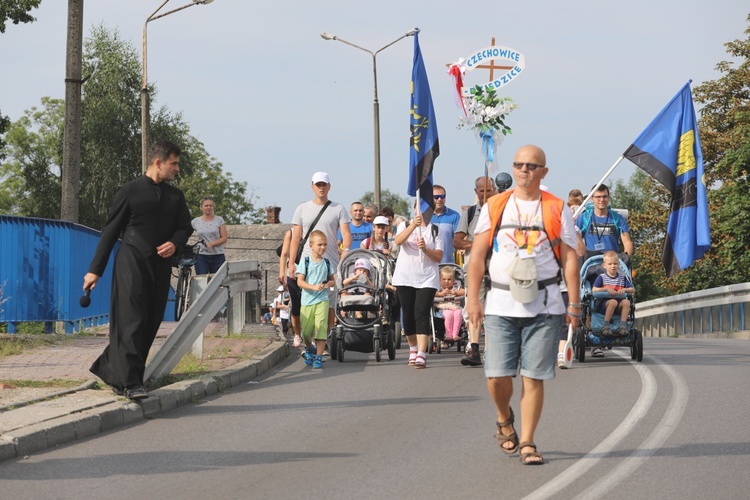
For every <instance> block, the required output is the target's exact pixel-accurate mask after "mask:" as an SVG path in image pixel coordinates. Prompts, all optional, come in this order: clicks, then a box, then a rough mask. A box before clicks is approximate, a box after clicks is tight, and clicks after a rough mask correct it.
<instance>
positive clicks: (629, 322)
mask: <svg viewBox="0 0 750 500" xmlns="http://www.w3.org/2000/svg"><path fill="white" fill-rule="evenodd" d="M605 260H606V262H605ZM607 263H608V264H607ZM613 275H614V276H613ZM634 292H635V289H634V288H633V285H632V279H631V275H630V270H629V269H628V267H627V265H626V264H625V262H624V261H623V260H622V259H620V258H619V257H618V255H617V254H616V253H615V252H607V253H605V254H604V255H594V256H592V257H590V258H589V259H587V260H586V262H584V263H583V266H581V302H582V304H583V309H582V314H583V318H582V322H581V326H580V327H578V330H577V331H576V335H575V337H574V342H573V343H574V348H575V353H576V358H577V359H578V361H580V362H584V360H585V359H586V347H588V346H590V347H591V355H592V356H594V357H602V356H604V348H606V349H612V347H614V346H629V347H630V355H631V358H632V359H635V360H638V361H642V360H643V336H642V334H641V332H640V331H639V330H638V329H636V328H634V327H633V325H634V322H635V301H634V300H633V294H634ZM618 308H619V310H620V315H619V317H618V316H617V315H615V314H614V313H615V312H616V310H617V309H618Z"/></svg>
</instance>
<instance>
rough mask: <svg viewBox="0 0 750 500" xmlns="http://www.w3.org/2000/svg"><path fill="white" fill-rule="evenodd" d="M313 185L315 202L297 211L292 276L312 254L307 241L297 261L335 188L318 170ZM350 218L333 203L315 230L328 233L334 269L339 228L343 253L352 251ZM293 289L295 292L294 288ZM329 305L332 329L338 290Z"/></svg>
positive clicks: (293, 232)
mask: <svg viewBox="0 0 750 500" xmlns="http://www.w3.org/2000/svg"><path fill="white" fill-rule="evenodd" d="M311 188H312V190H313V193H314V195H315V197H314V198H313V199H312V201H307V202H305V203H302V204H301V205H299V206H298V207H297V209H296V210H295V211H294V216H292V241H291V243H290V245H289V255H290V256H291V257H290V259H289V276H297V270H296V265H295V264H299V263H300V262H302V261H304V260H305V257H309V256H310V242H309V241H306V242H305V245H304V248H303V249H302V257H301V259H300V262H296V263H295V262H294V258H295V257H296V256H297V251H298V249H299V245H300V240H302V238H303V237H304V236H305V235H306V234H308V231H309V230H310V226H311V225H312V223H313V221H314V220H315V219H316V218H317V217H318V214H319V213H320V211H321V210H322V209H323V207H324V206H325V204H326V203H327V202H328V192H329V191H330V190H331V183H330V180H329V178H328V174H327V173H325V172H315V174H313V177H312V183H311ZM349 221H350V219H349V214H348V213H347V212H346V209H345V208H344V207H343V205H341V204H340V203H335V202H331V204H330V205H328V208H326V209H325V212H323V214H322V215H321V217H320V219H319V220H318V222H317V223H316V224H315V227H314V228H313V229H315V230H319V231H323V233H324V234H325V235H326V239H327V241H328V247H327V248H326V253H325V254H324V255H323V256H324V257H325V258H326V259H328V261H329V262H330V263H331V268H332V269H336V266H337V265H338V263H339V251H338V245H337V242H338V238H337V235H338V232H339V230H341V237H342V241H343V247H344V250H342V252H348V251H349V246H350V245H351V241H352V236H351V233H350V231H349ZM287 283H288V281H287ZM289 292H290V293H293V290H292V289H290V290H289ZM329 304H330V305H331V308H329V309H328V329H329V330H330V329H331V328H333V322H334V309H333V307H335V304H336V297H335V293H334V296H333V297H332V296H331V293H329ZM295 344H296V339H295Z"/></svg>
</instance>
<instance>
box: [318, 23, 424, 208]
mask: <svg viewBox="0 0 750 500" xmlns="http://www.w3.org/2000/svg"><path fill="white" fill-rule="evenodd" d="M416 31H417V30H411V31H409V32H407V33H405V34H403V35H401V36H400V37H398V38H397V39H395V40H394V41H392V42H391V43H389V44H388V45H386V46H384V47H381V48H379V49H378V50H376V51H375V52H373V51H371V50H368V49H365V48H363V47H360V46H359V45H354V44H353V43H351V42H347V41H346V40H342V39H341V38H339V37H337V36H336V35H332V34H330V33H327V32H323V33H321V34H320V36H321V37H322V38H323V39H324V40H336V41H338V42H341V43H345V44H347V45H349V46H351V47H354V48H355V49H359V50H362V51H364V52H367V53H368V54H370V55H371V56H372V79H373V101H372V112H373V129H374V136H375V188H374V189H373V199H374V201H375V204H376V205H377V206H378V208H379V209H380V208H382V207H381V206H380V105H379V103H378V68H377V55H378V53H379V52H382V51H383V50H385V49H387V48H388V47H390V46H391V45H393V44H394V43H396V42H398V41H399V40H402V39H404V38H406V37H407V36H414V34H415V33H416Z"/></svg>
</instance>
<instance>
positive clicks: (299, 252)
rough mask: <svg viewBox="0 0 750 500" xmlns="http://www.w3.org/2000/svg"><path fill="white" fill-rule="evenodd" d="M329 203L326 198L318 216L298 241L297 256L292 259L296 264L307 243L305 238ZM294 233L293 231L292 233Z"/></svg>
mask: <svg viewBox="0 0 750 500" xmlns="http://www.w3.org/2000/svg"><path fill="white" fill-rule="evenodd" d="M330 204H331V200H328V201H327V202H326V204H325V205H323V208H321V209H320V212H319V213H318V216H317V217H315V220H314V221H313V223H312V224H310V228H309V229H308V230H307V234H305V237H304V238H302V240H301V241H300V242H299V249H297V258H296V259H294V263H295V264H296V263H297V262H299V260H300V258H302V250H304V248H305V243H307V238H308V237H309V236H310V233H311V232H312V230H313V229H315V225H316V224H317V223H318V221H319V220H320V217H321V216H322V215H323V212H325V211H326V208H328V205H330ZM292 234H294V233H292Z"/></svg>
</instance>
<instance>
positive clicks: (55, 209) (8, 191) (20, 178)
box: [0, 97, 65, 218]
mask: <svg viewBox="0 0 750 500" xmlns="http://www.w3.org/2000/svg"><path fill="white" fill-rule="evenodd" d="M42 106H43V107H42V109H37V108H31V109H30V110H28V111H26V113H25V114H24V116H23V117H21V119H19V120H18V121H16V122H14V123H13V124H12V125H11V126H10V128H9V130H8V132H7V134H6V136H5V139H6V141H7V142H8V148H7V149H8V153H9V155H10V157H11V160H10V161H8V162H7V163H5V164H3V165H2V166H0V180H2V186H3V188H5V189H0V212H2V213H9V214H18V215H26V216H29V217H44V218H57V217H58V216H59V212H60V165H61V164H62V141H63V135H62V133H63V121H64V118H65V103H64V102H63V101H62V100H60V99H50V98H49V97H45V98H42Z"/></svg>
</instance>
